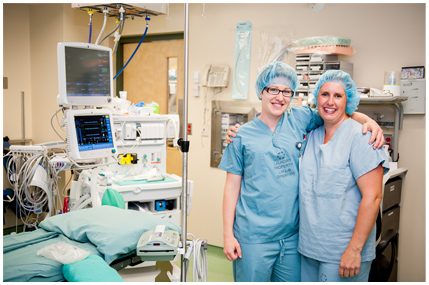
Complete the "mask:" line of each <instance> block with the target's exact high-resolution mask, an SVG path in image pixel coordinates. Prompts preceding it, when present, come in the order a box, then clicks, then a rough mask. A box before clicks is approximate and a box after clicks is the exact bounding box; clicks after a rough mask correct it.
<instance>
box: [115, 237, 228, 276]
mask: <svg viewBox="0 0 429 285" xmlns="http://www.w3.org/2000/svg"><path fill="white" fill-rule="evenodd" d="M207 264H208V274H207V281H208V282H233V281H234V278H233V274H232V263H231V262H229V261H228V260H227V259H226V258H225V255H224V254H223V249H222V248H220V247H217V246H212V245H208V247H207ZM171 265H172V272H173V273H172V274H171V273H170V272H168V273H167V275H168V277H169V279H170V280H171V281H173V282H178V281H180V274H181V270H180V266H181V262H180V257H176V259H175V260H174V261H172V262H171ZM192 267H193V263H192V261H191V262H190V264H189V266H188V274H187V279H186V281H188V282H192ZM160 272H161V270H160V269H158V268H157V266H156V265H155V263H154V262H147V263H146V264H145V263H143V264H141V265H139V266H136V267H134V268H126V269H122V270H120V271H119V274H120V275H121V276H122V278H123V279H124V280H125V281H126V282H154V281H155V278H160V279H161V280H163V279H162V276H158V275H160ZM161 275H162V274H161ZM157 276H158V277H157ZM157 281H158V280H157ZM195 281H196V280H195Z"/></svg>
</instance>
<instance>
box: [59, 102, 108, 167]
mask: <svg viewBox="0 0 429 285" xmlns="http://www.w3.org/2000/svg"><path fill="white" fill-rule="evenodd" d="M65 116H66V127H67V148H68V152H69V155H70V156H71V157H72V158H73V159H75V160H84V159H94V158H103V157H112V156H114V155H116V143H115V140H114V137H115V136H114V133H113V120H112V115H111V113H110V111H108V110H105V109H80V110H77V109H70V110H67V111H66V112H65Z"/></svg>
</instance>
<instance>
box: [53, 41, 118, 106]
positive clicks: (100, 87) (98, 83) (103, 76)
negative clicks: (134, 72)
mask: <svg viewBox="0 0 429 285" xmlns="http://www.w3.org/2000/svg"><path fill="white" fill-rule="evenodd" d="M57 56H58V87H59V93H58V98H57V101H58V105H59V106H60V107H64V106H94V107H102V106H105V105H107V104H109V103H110V102H111V101H112V99H113V77H112V74H113V70H112V69H113V68H112V66H113V65H112V50H111V49H110V48H108V47H104V46H100V45H95V44H89V43H58V46H57Z"/></svg>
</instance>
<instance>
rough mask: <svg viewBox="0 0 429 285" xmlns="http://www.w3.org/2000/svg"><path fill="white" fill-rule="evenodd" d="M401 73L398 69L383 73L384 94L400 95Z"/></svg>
mask: <svg viewBox="0 0 429 285" xmlns="http://www.w3.org/2000/svg"><path fill="white" fill-rule="evenodd" d="M400 80H401V73H400V72H399V71H386V72H385V73H384V86H383V91H384V93H385V94H391V95H392V96H400V94H401V85H400Z"/></svg>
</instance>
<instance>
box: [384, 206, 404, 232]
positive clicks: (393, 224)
mask: <svg viewBox="0 0 429 285" xmlns="http://www.w3.org/2000/svg"><path fill="white" fill-rule="evenodd" d="M399 216H400V207H399V206H395V207H393V208H391V209H389V210H387V211H384V212H383V215H382V216H381V223H382V226H381V236H382V237H383V236H384V235H385V234H386V232H387V231H388V230H390V229H393V230H395V231H396V232H399Z"/></svg>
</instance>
